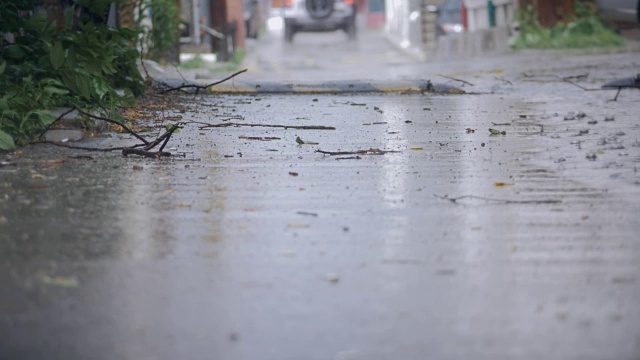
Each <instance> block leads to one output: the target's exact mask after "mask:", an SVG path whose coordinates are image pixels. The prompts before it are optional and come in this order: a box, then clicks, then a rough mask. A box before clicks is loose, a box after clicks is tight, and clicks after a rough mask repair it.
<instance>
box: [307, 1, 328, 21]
mask: <svg viewBox="0 0 640 360" xmlns="http://www.w3.org/2000/svg"><path fill="white" fill-rule="evenodd" d="M333 2H334V0H305V2H304V5H305V7H306V8H307V12H309V15H310V16H311V17H312V18H314V19H324V18H327V17H329V16H330V15H331V14H332V13H333Z"/></svg>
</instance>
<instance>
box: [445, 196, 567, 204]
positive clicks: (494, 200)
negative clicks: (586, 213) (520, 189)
mask: <svg viewBox="0 0 640 360" xmlns="http://www.w3.org/2000/svg"><path fill="white" fill-rule="evenodd" d="M433 196H435V197H437V198H438V199H442V200H448V201H451V202H452V203H454V204H460V203H459V202H458V201H459V200H462V199H475V200H482V201H488V202H496V203H502V204H559V203H561V202H562V200H552V199H544V200H513V199H496V198H489V197H484V196H477V195H462V196H458V197H454V198H452V197H449V196H447V195H444V196H442V195H437V194H433Z"/></svg>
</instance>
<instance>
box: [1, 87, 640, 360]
mask: <svg viewBox="0 0 640 360" xmlns="http://www.w3.org/2000/svg"><path fill="white" fill-rule="evenodd" d="M284 99H285V98H284V97H279V96H265V95H255V96H228V97H221V96H215V97H209V98H207V97H199V98H194V97H193V96H185V97H184V98H183V105H184V108H185V109H184V112H182V113H179V114H170V113H167V114H165V116H169V115H180V116H182V121H185V122H188V121H201V122H209V123H217V122H220V121H221V120H220V119H222V118H233V119H234V120H233V121H234V122H246V123H265V124H267V123H268V124H283V125H298V126H304V125H325V126H335V127H336V130H323V131H320V130H301V129H286V130H285V129H272V128H259V127H226V128H217V129H213V130H211V129H202V130H201V129H198V126H197V125H196V124H193V123H191V124H190V123H187V124H186V125H185V128H184V129H183V130H182V131H181V132H180V133H179V134H177V135H176V137H175V139H172V142H171V144H170V146H173V147H174V148H175V149H174V150H172V152H174V153H177V154H182V155H184V157H172V158H170V159H163V160H155V159H153V160H151V159H141V158H135V157H129V158H123V157H121V156H120V155H118V154H115V153H105V154H102V153H100V154H91V155H92V157H93V160H89V159H71V158H69V155H72V154H77V153H78V152H77V151H71V150H64V149H59V148H51V151H50V152H49V153H46V154H41V155H39V156H42V158H41V159H40V158H36V159H33V160H29V161H25V162H21V161H20V158H21V157H20V155H16V156H15V160H16V162H17V163H18V165H17V166H15V167H11V168H2V169H1V170H2V173H1V176H2V177H1V181H0V186H2V193H3V199H2V201H1V202H0V213H1V214H3V216H4V217H5V220H4V221H5V222H6V224H8V225H9V227H7V226H6V225H4V226H5V227H4V228H3V231H2V233H0V254H1V255H0V259H1V260H2V261H1V262H0V284H1V285H2V286H1V287H0V288H1V289H2V290H0V292H1V294H2V296H0V309H1V310H0V311H1V312H2V314H1V318H2V326H1V327H0V339H1V340H0V348H1V349H2V354H3V355H7V356H8V358H16V359H36V358H42V355H43V354H47V356H46V358H49V359H73V358H92V359H113V358H123V359H134V358H135V359H176V358H188V359H211V358H215V359H294V358H295V359H298V358H304V359H327V358H329V359H332V358H335V359H389V358H398V357H401V358H403V359H423V358H425V356H426V355H428V356H427V357H429V358H434V359H461V358H479V359H496V358H500V359H503V358H522V359H534V358H550V357H549V354H554V356H555V354H558V355H557V357H555V358H558V359H602V358H612V359H613V358H615V359H631V358H633V357H634V356H635V355H637V354H638V349H639V348H640V343H639V341H640V328H638V325H637V324H639V323H640V307H639V306H638V304H637V299H638V297H639V296H640V286H639V285H638V284H639V283H638V273H639V271H638V270H640V269H639V267H640V265H638V264H640V261H639V260H640V247H639V246H638V242H637V231H638V230H639V228H638V223H637V221H636V220H634V216H636V215H637V214H638V211H639V210H640V209H639V208H638V205H637V204H634V203H633V202H629V201H626V200H625V199H624V196H623V195H621V193H616V192H611V193H609V192H606V191H605V190H604V189H603V187H601V186H596V184H594V183H593V182H591V181H590V180H589V179H578V178H575V177H572V176H564V175H562V174H561V173H559V172H557V171H556V170H555V168H554V167H552V166H551V165H550V164H553V163H552V162H550V161H548V156H549V155H548V152H547V151H546V149H547V147H548V142H549V141H550V139H548V138H547V137H545V136H542V135H541V134H540V128H539V127H538V126H535V125H532V123H536V122H538V121H539V120H540V117H539V115H540V114H539V113H537V112H536V111H537V110H534V109H532V108H531V107H530V105H529V104H526V103H522V102H521V101H518V100H515V99H512V98H508V97H506V98H505V97H501V98H499V99H498V98H492V97H486V96H484V97H483V96H463V97H452V96H420V95H416V96H404V97H400V96H395V95H393V96H389V95H372V96H349V95H344V96H314V95H299V96H293V97H287V98H286V101H285V100H284ZM400 101H401V102H400ZM523 113H524V114H528V118H526V121H525V120H522V118H521V116H520V115H522V114H523ZM492 122H494V123H505V122H513V126H510V127H509V128H508V133H507V135H505V136H491V135H490V134H489V132H488V131H487V128H488V127H489V126H493V125H490V124H491V123H492ZM519 122H520V123H519ZM466 128H473V129H474V130H475V131H474V132H470V131H467V130H466ZM296 137H300V138H301V139H303V140H305V141H308V142H317V143H318V144H317V145H307V144H305V145H299V144H298V143H296ZM258 138H262V139H258ZM122 141H126V140H123V139H120V138H118V136H116V138H104V139H96V140H93V142H94V143H95V144H97V145H98V146H106V145H108V144H116V143H117V144H120V143H121V142H122ZM369 148H374V149H380V150H393V151H397V152H390V153H386V154H384V155H359V156H358V157H355V156H343V157H344V159H342V160H338V159H337V158H340V157H339V156H326V155H322V154H319V153H317V152H316V150H318V149H321V150H323V151H354V150H361V149H369ZM23 151H24V152H25V153H29V152H31V151H33V148H27V149H24V150H23ZM81 154H86V153H81ZM134 166H135V168H134ZM140 167H141V168H140ZM496 182H503V183H505V184H506V185H505V186H496V185H495V183H496ZM434 195H435V196H434ZM464 195H474V196H477V197H478V198H462V199H460V200H457V201H456V202H453V201H450V200H449V199H452V198H457V197H460V196H464ZM445 197H446V198H445ZM486 199H493V200H486ZM495 199H499V201H495ZM505 200H512V201H513V202H511V203H509V202H508V201H505ZM612 209H615V210H616V211H612ZM547 349H551V350H547ZM547 351H549V352H547ZM634 354H635V355H634ZM551 358H553V357H551Z"/></svg>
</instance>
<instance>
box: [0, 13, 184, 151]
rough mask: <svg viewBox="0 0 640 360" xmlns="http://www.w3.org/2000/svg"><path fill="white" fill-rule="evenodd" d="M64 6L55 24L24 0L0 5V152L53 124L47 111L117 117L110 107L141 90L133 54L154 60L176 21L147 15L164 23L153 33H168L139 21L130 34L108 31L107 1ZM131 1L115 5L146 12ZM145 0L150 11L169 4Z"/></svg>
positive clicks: (128, 103) (166, 43) (174, 33)
mask: <svg viewBox="0 0 640 360" xmlns="http://www.w3.org/2000/svg"><path fill="white" fill-rule="evenodd" d="M68 2H69V3H70V6H69V8H68V9H67V10H66V12H65V13H64V21H63V23H62V24H58V23H56V22H52V21H51V20H50V19H48V18H47V16H46V15H45V14H44V13H42V12H35V13H34V12H32V10H33V2H32V1H31V0H15V1H11V2H2V3H0V19H2V20H1V21H0V41H1V43H0V89H2V90H1V91H0V150H11V149H13V148H15V145H16V144H18V145H20V144H25V143H27V142H29V141H30V140H32V137H33V136H34V135H36V134H38V133H39V132H40V131H42V129H44V128H45V127H46V126H47V125H49V124H51V123H52V122H53V121H55V120H56V119H55V117H54V116H53V115H52V113H51V111H50V110H51V109H53V108H55V107H61V106H65V107H76V108H79V109H82V110H84V111H85V112H91V113H97V114H101V115H104V116H108V117H110V118H113V119H116V120H120V119H122V118H121V117H120V116H119V114H118V110H119V109H121V108H122V107H124V106H131V105H133V104H134V103H135V96H136V95H138V94H140V93H141V92H142V91H143V90H144V82H143V79H142V76H141V75H140V73H139V71H138V68H137V65H136V64H137V61H138V60H139V59H140V51H138V49H142V48H145V50H146V51H145V54H147V56H149V57H152V58H154V59H158V58H162V57H163V56H165V54H166V52H167V51H168V49H169V48H170V47H171V46H173V45H172V44H174V43H175V41H173V40H172V39H173V37H175V36H177V21H178V19H177V18H175V15H170V14H169V11H171V9H170V8H165V9H163V10H162V11H156V12H155V16H156V18H157V19H158V20H157V21H159V22H161V23H162V24H164V26H161V25H158V26H156V27H155V28H157V29H163V28H164V29H170V30H168V31H164V32H161V31H160V32H158V31H156V32H155V33H154V32H152V31H148V30H147V29H146V28H145V27H144V26H143V22H142V20H141V19H142V18H140V17H138V20H137V22H135V23H134V24H132V26H131V27H132V29H129V28H124V27H119V28H111V27H108V26H107V25H106V16H107V12H106V11H105V9H107V8H108V6H109V4H110V3H111V2H112V0H93V1H88V0H73V1H68ZM137 2H140V1H137V0H136V1H129V2H128V3H127V2H126V1H123V2H121V5H122V6H130V7H131V8H134V9H138V10H140V11H141V12H144V11H146V8H143V7H140V6H139V5H140V4H136V3H137ZM140 3H142V2H140ZM145 3H146V2H145ZM148 3H149V4H152V3H153V4H152V5H155V6H156V8H157V9H162V6H163V5H165V4H164V3H168V4H174V2H173V1H170V0H152V1H150V2H148ZM137 5H138V6H137ZM136 6H137V7H136ZM149 6H150V5H149ZM173 6H175V4H174V5H173ZM173 14H175V12H173ZM174 24H175V26H174ZM144 44H152V45H149V46H146V47H145V46H143V45H144ZM116 89H118V90H116Z"/></svg>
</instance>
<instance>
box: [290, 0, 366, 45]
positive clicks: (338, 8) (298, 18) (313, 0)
mask: <svg viewBox="0 0 640 360" xmlns="http://www.w3.org/2000/svg"><path fill="white" fill-rule="evenodd" d="M282 10H283V18H284V39H285V41H287V42H292V41H293V37H294V35H295V34H296V33H298V32H319V31H335V30H344V32H346V33H347V36H348V38H349V39H350V40H353V39H355V37H356V17H355V15H356V4H355V0H285V1H284V5H283V7H282Z"/></svg>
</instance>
